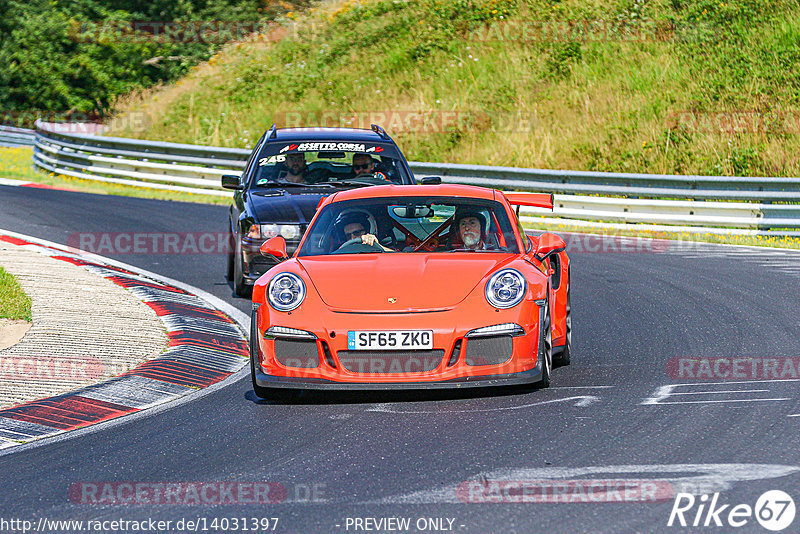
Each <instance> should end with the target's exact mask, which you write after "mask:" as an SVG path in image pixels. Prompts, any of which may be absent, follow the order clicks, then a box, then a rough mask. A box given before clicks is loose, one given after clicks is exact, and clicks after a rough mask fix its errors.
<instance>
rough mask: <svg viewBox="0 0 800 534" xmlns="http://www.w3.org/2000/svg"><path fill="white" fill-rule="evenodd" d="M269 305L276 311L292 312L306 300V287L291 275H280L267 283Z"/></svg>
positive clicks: (299, 279) (297, 277) (294, 275)
mask: <svg viewBox="0 0 800 534" xmlns="http://www.w3.org/2000/svg"><path fill="white" fill-rule="evenodd" d="M267 296H268V298H269V303H270V304H271V305H272V307H273V308H275V309H276V310H278V311H292V310H293V309H295V308H297V307H298V306H300V304H301V303H302V302H303V299H305V298H306V285H305V284H304V283H303V280H302V279H301V278H300V277H299V276H297V275H296V274H293V273H280V274H277V275H275V276H274V277H273V278H272V280H270V281H269V287H268V288H267Z"/></svg>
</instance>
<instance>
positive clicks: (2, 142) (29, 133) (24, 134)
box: [0, 125, 36, 147]
mask: <svg viewBox="0 0 800 534" xmlns="http://www.w3.org/2000/svg"><path fill="white" fill-rule="evenodd" d="M35 134H36V132H34V131H33V130H26V129H25V128H14V127H11V126H2V125H0V146H5V147H20V146H33V143H34V140H35V137H36V136H35Z"/></svg>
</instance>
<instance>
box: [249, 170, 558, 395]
mask: <svg viewBox="0 0 800 534" xmlns="http://www.w3.org/2000/svg"><path fill="white" fill-rule="evenodd" d="M423 183H424V182H423ZM520 205H528V206H540V207H549V208H551V209H552V206H553V198H552V195H550V194H541V193H502V192H500V191H494V190H491V189H484V188H480V187H473V186H464V185H449V184H437V183H434V184H433V185H386V186H373V187H369V188H364V189H356V190H350V191H342V192H339V193H336V194H334V195H331V196H330V197H327V198H325V199H324V200H322V201H321V202H320V205H319V209H318V211H317V213H316V215H315V216H314V218H313V220H312V221H311V223H310V225H309V228H308V230H307V231H306V233H305V235H304V236H303V239H302V241H301V243H300V245H299V247H298V248H297V250H296V252H295V253H294V256H293V257H292V258H291V259H289V260H287V261H284V262H282V263H279V264H278V265H276V266H275V267H273V268H272V269H270V270H269V271H267V272H266V273H265V274H264V275H263V276H261V277H260V278H259V279H258V281H257V282H256V284H255V287H254V291H253V312H252V326H251V336H250V354H251V372H252V378H253V388H254V390H255V393H256V395H258V396H260V397H263V398H270V397H275V396H278V395H279V394H280V393H286V392H287V388H293V389H306V388H313V389H320V388H330V389H392V388H460V387H466V386H494V385H498V386H499V385H509V384H538V385H539V386H542V387H547V386H548V385H549V384H550V377H551V372H552V369H553V365H554V363H555V364H562V365H563V364H568V363H569V359H570V351H571V336H572V333H571V330H572V328H571V310H570V303H569V288H570V269H569V258H568V257H567V254H566V252H565V248H566V245H565V243H564V240H563V239H561V238H560V237H559V236H557V235H555V234H552V233H544V234H542V235H539V236H537V237H532V236H527V235H525V232H524V231H523V228H522V226H521V224H520V223H519V220H518V216H517V214H518V207H517V210H516V211H515V209H514V206H520ZM261 252H262V253H263V254H271V255H273V256H276V257H277V258H278V259H284V258H286V244H285V241H284V240H283V237H281V236H277V237H273V238H272V239H270V240H269V241H267V242H265V243H264V245H263V246H262V247H261Z"/></svg>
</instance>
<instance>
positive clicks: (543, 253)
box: [533, 232, 567, 261]
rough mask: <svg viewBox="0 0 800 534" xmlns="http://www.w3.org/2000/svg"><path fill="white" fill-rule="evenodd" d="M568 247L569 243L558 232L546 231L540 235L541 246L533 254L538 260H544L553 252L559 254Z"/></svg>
mask: <svg viewBox="0 0 800 534" xmlns="http://www.w3.org/2000/svg"><path fill="white" fill-rule="evenodd" d="M566 249H567V243H566V242H565V241H564V240H563V239H562V238H561V237H560V236H557V235H556V234H552V233H550V232H545V233H543V234H542V235H540V236H539V246H538V247H536V252H535V253H534V254H533V255H534V256H535V257H536V259H537V260H539V261H544V260H545V259H546V258H547V257H548V256H550V255H551V254H558V253H559V252H563V251H564V250H566Z"/></svg>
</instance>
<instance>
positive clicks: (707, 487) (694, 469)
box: [360, 464, 800, 504]
mask: <svg viewBox="0 0 800 534" xmlns="http://www.w3.org/2000/svg"><path fill="white" fill-rule="evenodd" d="M798 472H800V467H797V466H794V465H774V464H661V465H605V466H588V467H538V468H506V469H498V470H495V471H490V472H487V473H478V474H476V475H474V476H471V477H469V479H468V480H464V481H463V482H459V483H455V484H449V485H446V486H444V487H441V486H438V487H434V488H430V489H424V490H419V491H415V492H412V493H406V494H401V495H392V496H389V497H384V498H382V499H379V500H374V501H367V502H364V503H360V504H444V503H453V504H458V503H462V502H465V501H463V500H462V499H460V498H459V496H458V487H459V486H460V485H461V484H463V483H464V482H471V481H483V483H484V484H487V483H493V482H518V481H531V480H536V481H568V480H586V479H587V478H589V479H592V478H597V477H595V476H594V475H604V474H607V475H610V476H612V477H613V478H614V480H615V481H619V482H621V483H622V482H626V479H625V478H623V477H621V476H620V474H622V473H625V474H630V475H640V476H637V477H636V478H632V479H630V481H631V482H641V480H642V478H643V477H641V475H642V474H654V475H660V476H653V477H651V480H658V481H660V482H665V483H669V484H671V485H672V487H673V491H674V493H679V492H682V493H692V494H694V495H703V494H708V493H715V492H719V491H725V490H728V489H730V488H731V486H732V485H733V484H734V483H737V482H744V481H749V480H765V479H769V478H780V477H785V476H788V475H792V474H795V473H798ZM686 473H693V474H692V475H689V476H686V475H685V474H686ZM665 474H674V475H675V476H666V477H665V476H663V475H665Z"/></svg>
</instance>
